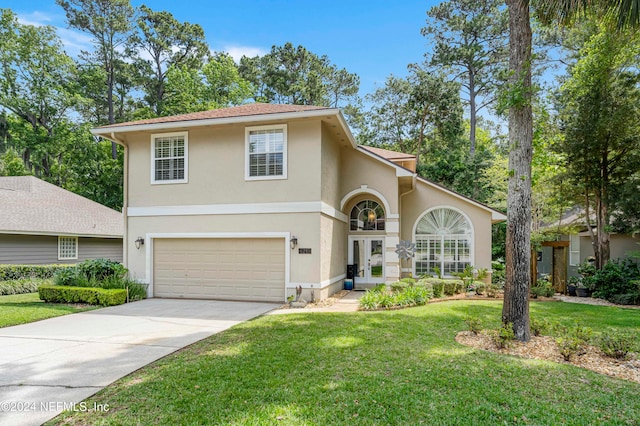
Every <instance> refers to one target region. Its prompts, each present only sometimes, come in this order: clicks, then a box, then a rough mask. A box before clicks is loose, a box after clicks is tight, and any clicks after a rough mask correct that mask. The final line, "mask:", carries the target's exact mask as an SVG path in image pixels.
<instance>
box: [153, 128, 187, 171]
mask: <svg viewBox="0 0 640 426" xmlns="http://www.w3.org/2000/svg"><path fill="white" fill-rule="evenodd" d="M188 167H189V161H188V140H187V132H180V133H164V134H155V135H151V183H186V182H187V181H188V176H189V175H188Z"/></svg>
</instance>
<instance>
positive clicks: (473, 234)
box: [411, 205, 476, 277]
mask: <svg viewBox="0 0 640 426" xmlns="http://www.w3.org/2000/svg"><path fill="white" fill-rule="evenodd" d="M437 209H450V210H454V211H456V212H458V213H460V214H461V215H462V216H463V217H464V218H465V220H466V221H467V223H468V224H469V226H470V227H471V251H470V254H469V263H470V264H471V265H473V263H474V261H475V257H476V228H475V226H473V222H472V221H471V219H469V216H468V215H467V214H466V213H465V212H464V211H462V210H460V209H459V208H457V207H453V206H449V205H440V206H435V207H431V208H429V209H427V210H425V211H423V212H422V213H421V214H420V215H419V216H418V218H417V219H416V221H415V222H414V223H413V228H411V240H412V241H413V240H415V238H416V229H417V228H418V223H420V220H421V219H422V218H423V217H424V216H425V215H426V214H428V213H429V212H431V211H433V210H437ZM414 242H415V241H414ZM411 263H412V265H411V273H412V275H413V276H414V277H415V276H416V262H415V259H414V261H413V262H411Z"/></svg>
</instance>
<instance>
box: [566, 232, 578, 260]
mask: <svg viewBox="0 0 640 426" xmlns="http://www.w3.org/2000/svg"><path fill="white" fill-rule="evenodd" d="M576 253H577V254H578V261H577V262H572V260H573V255H574V254H576ZM579 264H580V236H579V235H575V234H574V235H569V266H578V265H579Z"/></svg>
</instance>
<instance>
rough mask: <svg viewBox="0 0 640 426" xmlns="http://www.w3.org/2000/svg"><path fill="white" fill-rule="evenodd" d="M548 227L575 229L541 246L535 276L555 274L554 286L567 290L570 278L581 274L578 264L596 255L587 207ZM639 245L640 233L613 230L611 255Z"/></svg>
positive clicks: (624, 254) (626, 253) (621, 255)
mask: <svg viewBox="0 0 640 426" xmlns="http://www.w3.org/2000/svg"><path fill="white" fill-rule="evenodd" d="M545 228H548V229H554V228H557V229H562V230H568V229H571V230H573V232H571V233H569V231H567V233H563V234H560V235H559V236H558V237H557V238H556V241H543V242H542V247H541V249H540V250H539V251H538V252H537V253H536V258H537V262H536V265H535V266H536V270H535V271H534V272H535V273H534V274H533V276H537V277H538V278H540V277H541V276H542V275H549V276H551V278H552V281H553V285H554V288H555V289H556V290H557V291H560V292H562V293H564V292H565V291H566V284H567V280H568V278H570V277H575V276H578V266H579V265H580V264H581V263H583V262H584V261H585V260H588V259H589V258H593V256H594V252H593V246H592V244H591V236H590V234H589V228H588V227H587V223H586V220H585V213H584V210H582V209H580V208H574V209H571V210H569V211H567V212H566V213H565V214H564V215H562V218H561V219H560V220H559V221H558V222H556V223H553V224H550V225H548V226H546V227H545ZM594 232H596V233H597V229H595V228H594ZM639 244H640V238H639V237H638V236H632V235H624V234H616V233H612V234H610V240H609V249H610V255H609V258H610V259H618V258H624V257H629V255H630V254H631V253H632V252H638V251H639V250H640V245H639Z"/></svg>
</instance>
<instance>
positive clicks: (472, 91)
mask: <svg viewBox="0 0 640 426" xmlns="http://www.w3.org/2000/svg"><path fill="white" fill-rule="evenodd" d="M475 80H476V76H475V72H474V70H473V69H470V70H469V127H470V129H469V142H470V144H471V147H470V148H469V154H471V156H472V157H473V156H474V155H475V153H476V122H477V118H476V81H475Z"/></svg>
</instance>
